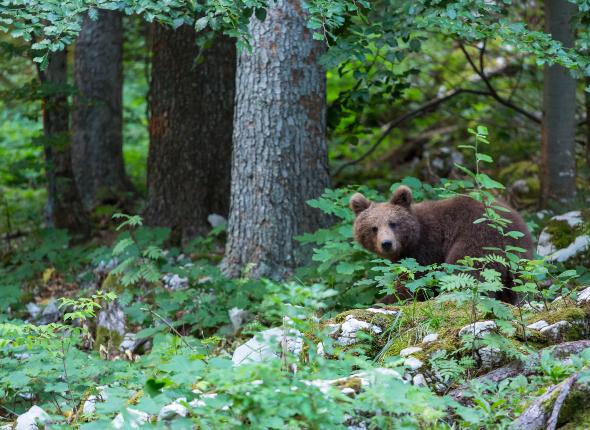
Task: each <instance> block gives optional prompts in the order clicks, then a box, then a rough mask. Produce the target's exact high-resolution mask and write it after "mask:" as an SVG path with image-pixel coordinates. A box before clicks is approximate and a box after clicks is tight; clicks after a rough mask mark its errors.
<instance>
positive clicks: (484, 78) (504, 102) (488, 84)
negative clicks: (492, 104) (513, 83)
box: [459, 43, 541, 124]
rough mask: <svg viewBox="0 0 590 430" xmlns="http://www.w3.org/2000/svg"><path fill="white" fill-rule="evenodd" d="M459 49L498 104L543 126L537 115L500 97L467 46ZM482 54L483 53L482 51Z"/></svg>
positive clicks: (461, 46)
mask: <svg viewBox="0 0 590 430" xmlns="http://www.w3.org/2000/svg"><path fill="white" fill-rule="evenodd" d="M459 48H461V51H463V54H464V55H465V58H466V59H467V62H468V63H469V65H470V66H471V68H472V69H473V71H474V72H475V73H477V75H478V76H479V77H480V78H481V80H482V81H483V83H484V84H485V86H486V87H487V89H488V90H489V95H490V96H491V97H492V98H493V99H494V100H496V101H497V102H498V103H500V104H502V105H504V106H506V107H508V108H510V109H512V110H514V111H516V112H518V113H519V114H521V115H523V116H525V117H527V118H528V119H530V120H531V121H534V122H536V123H537V124H541V118H539V117H537V116H536V115H534V114H532V113H531V112H528V111H526V110H524V109H523V108H521V107H519V106H516V105H515V104H514V103H512V102H511V101H509V100H506V99H505V98H503V97H502V96H500V94H498V92H497V91H496V89H495V88H494V87H493V85H492V83H491V82H490V80H489V79H488V77H487V76H486V73H485V70H484V69H483V68H482V69H481V70H480V69H479V68H478V67H477V65H476V64H475V63H474V61H473V59H472V58H471V55H469V52H467V49H465V46H464V45H463V43H459ZM480 52H481V51H480ZM480 65H483V59H480ZM482 67H483V66H482Z"/></svg>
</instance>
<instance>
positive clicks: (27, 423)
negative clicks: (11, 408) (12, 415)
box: [14, 405, 51, 430]
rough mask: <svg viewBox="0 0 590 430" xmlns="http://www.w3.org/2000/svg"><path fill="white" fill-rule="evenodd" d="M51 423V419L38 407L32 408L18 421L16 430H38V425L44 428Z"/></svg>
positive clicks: (20, 416)
mask: <svg viewBox="0 0 590 430" xmlns="http://www.w3.org/2000/svg"><path fill="white" fill-rule="evenodd" d="M50 423H51V417H50V416H49V415H48V414H47V412H45V411H44V410H43V409H41V408H40V407H39V406H37V405H33V406H31V408H30V409H29V410H28V411H27V412H25V413H24V414H22V415H19V417H18V418H17V419H16V426H15V427H14V429H15V430H38V429H39V426H38V424H41V425H42V426H43V427H45V426H46V424H50Z"/></svg>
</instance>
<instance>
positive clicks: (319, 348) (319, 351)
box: [316, 342, 326, 357]
mask: <svg viewBox="0 0 590 430" xmlns="http://www.w3.org/2000/svg"><path fill="white" fill-rule="evenodd" d="M316 353H317V355H319V356H320V357H325V356H326V352H325V351H324V344H323V343H322V342H318V345H317V349H316Z"/></svg>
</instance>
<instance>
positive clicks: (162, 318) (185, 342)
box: [142, 308, 196, 352]
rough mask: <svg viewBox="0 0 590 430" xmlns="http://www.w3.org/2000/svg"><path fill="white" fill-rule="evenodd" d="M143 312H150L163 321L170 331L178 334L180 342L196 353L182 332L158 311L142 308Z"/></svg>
mask: <svg viewBox="0 0 590 430" xmlns="http://www.w3.org/2000/svg"><path fill="white" fill-rule="evenodd" d="M142 310H144V311H148V312H149V313H151V314H152V315H153V316H155V317H156V318H158V319H159V320H160V321H162V322H163V323H164V324H166V325H167V326H168V328H170V330H172V331H173V332H174V334H176V336H178V337H180V340H182V343H184V344H185V345H186V346H187V348H189V349H190V350H191V351H193V352H196V350H195V348H193V347H192V346H191V345H190V344H189V343H188V342H187V341H186V339H185V338H184V336H183V335H182V334H180V332H179V331H178V330H176V328H175V327H174V326H173V325H172V324H171V323H169V322H168V320H167V319H166V318H164V317H163V316H162V315H160V314H158V313H157V312H156V311H154V310H152V309H150V308H142Z"/></svg>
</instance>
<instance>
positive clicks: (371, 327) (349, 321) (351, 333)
mask: <svg viewBox="0 0 590 430" xmlns="http://www.w3.org/2000/svg"><path fill="white" fill-rule="evenodd" d="M340 329H341V330H340V335H339V336H338V339H337V340H336V342H337V343H338V344H339V345H342V346H348V345H353V344H355V343H357V342H358V339H357V337H356V335H357V333H358V332H359V331H361V330H366V331H370V332H373V333H374V334H380V333H381V332H382V331H383V330H382V329H381V327H379V326H377V325H375V324H371V323H368V322H366V321H361V320H358V319H356V318H355V317H354V316H353V315H347V316H346V319H345V320H344V323H343V324H342V326H341V327H340Z"/></svg>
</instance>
